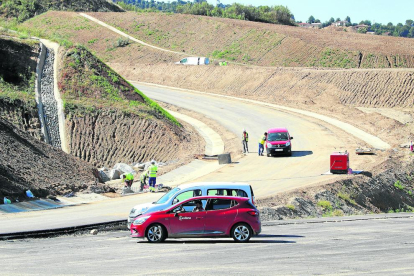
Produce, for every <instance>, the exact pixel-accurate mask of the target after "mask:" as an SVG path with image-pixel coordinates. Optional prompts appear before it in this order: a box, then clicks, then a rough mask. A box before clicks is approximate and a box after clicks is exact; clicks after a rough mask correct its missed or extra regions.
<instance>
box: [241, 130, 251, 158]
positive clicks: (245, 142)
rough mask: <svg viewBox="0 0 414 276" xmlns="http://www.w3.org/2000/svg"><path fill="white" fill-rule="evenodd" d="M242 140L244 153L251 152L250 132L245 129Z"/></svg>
mask: <svg viewBox="0 0 414 276" xmlns="http://www.w3.org/2000/svg"><path fill="white" fill-rule="evenodd" d="M242 142H243V153H249V145H248V142H249V133H247V131H246V130H245V129H244V130H243V135H242Z"/></svg>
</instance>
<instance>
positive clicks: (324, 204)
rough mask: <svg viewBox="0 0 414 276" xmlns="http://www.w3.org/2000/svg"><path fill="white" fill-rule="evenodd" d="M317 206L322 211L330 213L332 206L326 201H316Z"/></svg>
mask: <svg viewBox="0 0 414 276" xmlns="http://www.w3.org/2000/svg"><path fill="white" fill-rule="evenodd" d="M317 205H318V206H319V207H322V209H324V210H328V211H332V204H331V203H330V202H329V201H327V200H321V201H318V203H317Z"/></svg>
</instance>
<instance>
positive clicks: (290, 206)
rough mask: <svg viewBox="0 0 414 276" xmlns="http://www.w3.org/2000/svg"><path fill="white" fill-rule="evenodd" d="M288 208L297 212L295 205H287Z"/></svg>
mask: <svg viewBox="0 0 414 276" xmlns="http://www.w3.org/2000/svg"><path fill="white" fill-rule="evenodd" d="M286 208H288V209H289V210H292V211H294V210H295V205H293V204H288V205H286Z"/></svg>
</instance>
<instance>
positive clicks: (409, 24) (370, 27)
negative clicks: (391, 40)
mask: <svg viewBox="0 0 414 276" xmlns="http://www.w3.org/2000/svg"><path fill="white" fill-rule="evenodd" d="M338 21H345V22H346V23H345V26H346V27H350V26H357V25H366V26H367V27H363V28H360V29H359V30H358V32H360V33H367V32H374V33H375V34H376V35H384V34H387V35H391V36H396V37H408V38H414V21H413V20H411V19H407V20H406V21H405V24H403V23H398V24H397V25H394V24H393V23H392V22H389V23H388V24H386V25H385V24H381V23H374V24H372V22H371V21H370V20H362V21H361V22H359V23H352V22H351V18H350V17H349V16H347V17H346V18H345V19H344V20H341V19H340V18H339V17H338V18H336V19H335V18H333V17H331V18H330V19H329V20H328V21H325V22H323V23H322V22H321V21H320V20H319V19H316V18H315V17H314V16H312V15H311V16H310V17H309V19H308V20H307V21H306V22H307V23H322V24H321V28H325V27H328V26H330V25H332V24H333V23H335V22H338ZM297 23H302V22H300V21H298V22H297Z"/></svg>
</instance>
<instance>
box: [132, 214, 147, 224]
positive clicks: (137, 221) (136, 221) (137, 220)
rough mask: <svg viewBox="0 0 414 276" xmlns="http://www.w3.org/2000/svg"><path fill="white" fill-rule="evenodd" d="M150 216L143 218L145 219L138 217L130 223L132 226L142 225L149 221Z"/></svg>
mask: <svg viewBox="0 0 414 276" xmlns="http://www.w3.org/2000/svg"><path fill="white" fill-rule="evenodd" d="M149 217H150V216H145V217H140V218H137V219H136V220H134V222H133V223H132V224H133V225H141V224H143V223H144V222H145V221H146V220H147V219H149Z"/></svg>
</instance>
